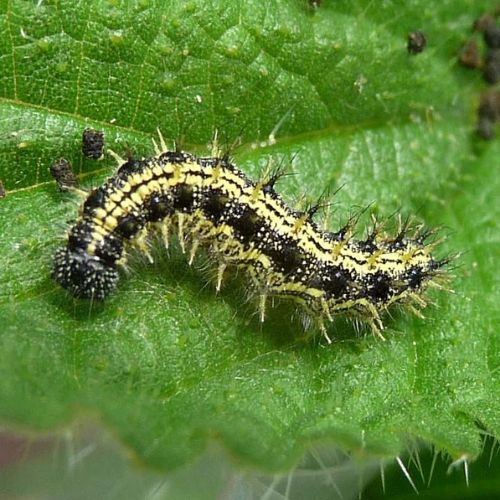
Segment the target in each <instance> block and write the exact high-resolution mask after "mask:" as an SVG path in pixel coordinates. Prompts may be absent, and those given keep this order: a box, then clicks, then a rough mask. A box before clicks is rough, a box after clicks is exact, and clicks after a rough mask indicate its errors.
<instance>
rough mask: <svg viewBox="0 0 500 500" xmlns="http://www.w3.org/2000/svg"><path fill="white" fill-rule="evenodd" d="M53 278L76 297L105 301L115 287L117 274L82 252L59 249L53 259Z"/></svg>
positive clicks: (97, 258) (99, 260)
mask: <svg viewBox="0 0 500 500" xmlns="http://www.w3.org/2000/svg"><path fill="white" fill-rule="evenodd" d="M52 278H53V279H54V280H55V281H57V283H59V284H60V285H61V286H62V287H63V288H65V289H66V290H68V291H69V292H70V293H71V295H73V296H74V297H78V298H82V299H94V300H103V299H105V298H106V297H107V296H108V295H109V294H110V293H111V292H112V291H113V290H114V288H115V287H116V284H117V283H118V279H119V275H118V271H117V270H116V269H115V268H114V267H111V266H110V265H108V264H106V263H104V262H103V261H102V260H101V259H100V258H99V257H97V256H94V255H89V254H87V253H86V252H85V251H84V250H82V249H79V248H77V249H70V248H60V249H59V250H57V252H56V253H55V256H54V262H53V264H52Z"/></svg>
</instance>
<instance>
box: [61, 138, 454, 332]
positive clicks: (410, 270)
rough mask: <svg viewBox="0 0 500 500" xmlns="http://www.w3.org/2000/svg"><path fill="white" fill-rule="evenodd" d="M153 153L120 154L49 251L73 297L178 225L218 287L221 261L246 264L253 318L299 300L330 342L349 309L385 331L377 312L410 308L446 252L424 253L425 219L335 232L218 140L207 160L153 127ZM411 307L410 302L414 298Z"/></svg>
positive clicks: (105, 286)
mask: <svg viewBox="0 0 500 500" xmlns="http://www.w3.org/2000/svg"><path fill="white" fill-rule="evenodd" d="M160 146H161V149H160V148H158V147H157V146H156V144H155V149H156V156H154V157H152V158H147V159H141V160H134V159H129V160H127V161H125V160H123V159H120V158H118V160H119V162H120V166H119V168H118V170H117V172H116V173H115V174H114V175H113V176H112V177H110V178H109V179H108V180H107V181H106V182H105V183H104V184H103V185H102V186H101V187H98V188H96V189H94V190H92V191H91V192H90V193H89V194H88V196H87V199H86V200H85V202H84V203H83V206H82V208H81V214H80V217H79V219H78V221H77V222H76V224H75V225H74V226H73V227H72V228H71V230H70V231H69V234H68V241H67V244H66V246H65V247H64V248H61V249H59V250H57V252H56V254H55V257H54V263H53V269H52V276H53V278H54V279H55V280H56V281H57V282H58V283H59V284H60V285H61V286H63V287H64V288H66V289H67V290H68V291H69V292H70V293H71V294H72V295H73V296H75V297H80V298H88V299H94V300H102V299H105V298H106V297H107V296H108V295H109V294H110V293H111V292H112V291H113V289H114V288H115V287H116V285H117V283H118V278H119V274H118V267H119V266H120V265H124V264H125V262H126V259H127V251H128V249H129V248H130V247H131V246H135V247H138V248H140V249H142V250H143V251H145V252H146V253H147V248H146V245H145V237H146V236H147V234H148V233H149V232H151V231H158V232H160V233H161V234H162V235H163V238H164V240H165V244H166V245H168V242H169V239H170V236H171V234H172V233H173V232H175V233H177V236H178V239H179V242H180V245H181V248H182V250H183V251H184V250H185V249H186V248H187V247H188V246H189V252H188V253H189V262H190V263H191V262H192V261H193V259H194V256H195V254H196V251H197V249H198V248H199V247H205V248H206V249H207V250H208V253H209V255H210V256H211V258H212V259H213V261H214V262H215V265H216V266H217V283H216V288H217V290H219V289H220V287H221V282H222V278H223V274H224V272H225V270H226V268H228V267H236V268H238V269H241V270H243V271H244V272H245V276H246V277H247V279H248V281H249V288H251V289H252V290H253V291H254V292H255V294H256V295H257V296H258V298H259V309H260V317H261V320H263V319H264V314H265V304H266V299H267V297H278V298H284V299H291V300H293V301H294V302H296V303H298V305H299V306H300V308H301V310H302V311H303V313H304V314H305V316H306V317H308V318H310V319H311V320H312V321H313V322H314V323H315V324H316V325H317V326H318V327H319V329H320V330H321V331H322V333H323V335H324V336H325V338H326V339H327V340H328V341H330V339H329V338H328V335H327V333H326V328H325V322H326V321H332V320H333V317H334V316H335V315H337V314H347V315H349V316H351V317H353V318H355V319H359V320H362V321H364V322H366V323H368V324H369V325H370V326H371V327H372V329H373V331H374V332H375V333H376V334H378V335H379V336H382V335H381V330H382V329H383V324H382V321H381V319H380V317H381V313H383V312H384V311H386V310H387V309H388V308H389V306H391V305H392V304H396V303H397V304H403V303H404V304H406V305H407V307H408V308H409V309H410V310H412V311H414V312H418V308H419V307H423V306H425V305H426V302H425V300H424V298H423V292H424V290H425V289H426V288H428V287H429V286H436V287H439V286H440V285H439V280H440V277H442V276H443V271H442V270H441V268H442V267H443V266H444V265H445V264H446V263H447V262H448V260H449V259H441V260H438V259H436V258H434V257H433V256H432V254H431V250H432V248H433V247H434V245H435V244H436V243H431V244H426V243H425V241H426V239H427V238H428V237H429V235H430V234H431V233H432V232H431V231H429V230H424V229H422V228H420V229H418V230H417V231H416V232H414V234H409V229H408V227H407V225H401V224H400V228H399V231H398V233H397V234H396V235H395V236H393V237H388V236H387V235H384V234H383V233H382V232H381V231H380V229H379V228H377V227H376V226H375V228H374V229H373V231H372V232H371V233H370V234H369V235H368V236H367V237H366V239H363V240H357V239H354V238H353V237H352V229H353V228H352V225H353V224H352V223H349V224H347V225H346V226H345V227H344V228H342V229H340V230H339V231H337V232H330V231H327V230H323V229H321V228H320V227H319V226H318V224H316V223H315V222H314V221H313V215H314V213H315V212H316V210H317V207H313V208H311V209H309V210H308V211H305V212H302V211H297V210H294V209H292V208H290V207H289V206H288V205H287V204H286V203H285V202H284V201H283V199H282V198H281V196H280V195H279V194H277V193H276V191H275V189H274V184H275V182H276V180H277V178H278V175H274V176H272V177H271V178H270V179H268V180H267V181H258V182H254V181H251V180H250V179H248V177H247V176H246V175H245V174H244V173H243V172H241V171H240V170H238V169H237V168H236V167H235V166H234V165H233V164H232V163H231V162H230V161H229V160H228V159H227V157H225V156H222V155H220V154H219V151H218V150H217V148H216V147H214V152H213V153H212V156H211V157H204V158H199V157H196V156H194V155H191V154H188V153H185V152H176V151H167V147H166V145H165V143H164V141H163V138H162V137H161V135H160ZM414 306H416V307H414Z"/></svg>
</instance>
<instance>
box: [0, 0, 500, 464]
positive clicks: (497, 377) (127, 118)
mask: <svg viewBox="0 0 500 500" xmlns="http://www.w3.org/2000/svg"><path fill="white" fill-rule="evenodd" d="M489 6H490V5H489V2H477V1H476V2H474V8H472V2H470V1H467V0H453V1H452V0H445V1H442V2H439V3H438V5H433V4H431V3H429V2H427V1H425V0H419V1H414V2H411V5H406V4H404V5H403V4H401V3H399V2H383V4H381V3H380V2H371V1H369V0H366V1H362V0H358V1H356V2H347V1H346V2H323V3H322V5H321V7H320V8H319V9H317V10H316V11H312V10H310V9H309V8H308V6H307V2H305V1H302V0H296V1H272V2H258V1H257V0H254V1H246V2H222V1H221V2H217V1H212V2H207V1H203V0H198V1H191V2H182V1H171V2H155V1H153V0H151V1H148V0H138V1H136V2H133V1H127V2H125V1H124V2H119V1H117V0H116V1H107V2H106V1H97V0H95V1H89V2H70V1H57V0H53V1H48V0H47V1H44V2H24V1H21V0H12V1H11V2H4V3H2V4H1V5H0V60H1V65H0V82H1V84H0V148H1V149H0V150H1V156H0V179H1V180H2V181H3V183H4V185H5V187H6V189H7V196H6V198H4V199H0V228H1V238H0V259H1V260H0V269H1V272H0V318H1V322H2V328H1V331H0V417H1V418H2V419H3V420H4V421H6V422H11V423H14V424H16V425H23V426H27V427H30V428H34V429H48V428H53V427H57V426H60V425H62V424H63V423H65V422H67V421H68V420H70V419H72V418H74V417H75V416H76V415H79V414H82V413H83V414H85V415H92V416H95V417H97V418H99V419H101V420H102V421H103V422H104V423H105V424H106V425H107V426H108V427H110V428H112V429H113V431H114V433H115V434H116V435H117V436H119V437H120V439H121V440H122V441H123V442H125V443H127V444H128V445H129V446H130V448H131V449H132V450H133V451H134V452H135V454H136V455H137V456H138V457H140V459H141V460H143V461H144V462H146V463H148V464H151V465H154V466H158V467H161V468H172V467H175V466H178V465H179V464H182V463H185V462H187V461H189V460H192V459H193V457H194V456H195V455H196V454H198V453H199V452H200V451H201V450H203V449H204V447H205V446H206V444H207V442H208V441H209V440H210V439H213V438H215V439H218V440H220V441H221V442H223V443H224V445H225V447H226V448H228V449H229V450H231V452H232V453H233V454H234V455H235V456H236V457H237V458H238V459H239V460H241V461H244V462H248V463H252V464H257V465H259V466H261V467H263V468H266V469H268V470H273V469H280V468H284V467H288V466H290V465H291V464H292V463H293V462H294V461H295V460H296V459H297V458H298V457H299V456H300V455H301V454H302V453H303V450H304V448H305V447H306V446H307V445H308V443H310V442H313V441H318V440H321V441H325V440H328V441H332V442H334V443H336V444H337V445H339V446H342V447H344V448H346V449H348V450H353V451H356V452H357V453H360V454H362V455H367V454H368V455H372V454H373V455H379V456H395V455H397V454H399V453H400V452H401V450H402V449H403V448H404V447H405V446H406V445H407V444H408V441H412V440H414V439H416V438H423V439H425V440H427V441H428V442H431V443H433V444H434V445H435V446H436V447H437V448H438V449H441V450H443V451H445V452H447V453H449V454H450V455H451V456H452V457H454V458H458V457H461V456H465V457H474V456H476V455H477V454H478V453H479V452H480V449H481V439H480V434H481V432H482V431H484V430H486V431H487V432H488V433H490V434H492V435H494V436H497V437H498V436H500V402H499V399H498V394H499V391H500V357H499V355H498V353H499V349H500V336H499V334H498V328H496V325H498V319H499V318H498V312H497V311H498V306H497V304H498V302H499V299H500V298H499V296H498V295H499V294H498V291H499V289H500V287H499V286H498V273H496V262H497V259H498V243H499V242H498V235H499V234H500V233H499V232H498V224H497V221H498V220H499V215H500V214H499V204H498V202H497V201H496V200H497V199H498V195H497V193H498V192H499V189H500V186H499V179H498V175H496V170H497V168H496V167H497V164H498V158H499V157H500V146H499V142H498V141H494V142H491V143H489V144H484V145H481V144H479V143H477V142H476V141H475V140H474V139H473V129H474V107H475V103H476V102H477V100H478V95H479V92H480V89H481V87H482V83H481V77H480V74H475V73H474V72H471V71H467V70H465V69H462V68H459V67H458V66H457V64H456V51H457V49H458V47H459V46H460V44H461V42H462V41H463V40H464V39H465V38H466V37H467V36H468V33H469V30H470V24H471V22H472V20H473V19H474V18H475V16H477V15H479V14H480V13H482V12H483V11H484V10H486V9H487V8H488V7H489ZM418 28H421V29H423V30H424V31H425V32H426V34H427V37H428V40H429V43H428V48H427V49H426V51H424V52H423V53H422V54H420V55H418V56H410V55H409V54H408V53H407V51H406V35H407V33H408V32H409V31H412V30H415V29H418ZM85 126H92V127H95V128H99V129H101V130H103V131H104V132H105V136H106V142H107V145H108V147H109V148H111V149H113V150H115V151H116V152H118V153H120V154H122V155H127V154H128V153H127V152H129V151H132V152H133V153H134V154H137V155H142V154H144V155H147V154H151V153H152V150H153V148H152V144H151V138H152V137H153V136H154V135H155V129H156V128H157V127H159V128H160V129H161V130H162V132H163V134H164V135H165V137H167V138H168V139H169V141H171V142H172V141H177V142H180V143H181V144H182V146H183V148H184V149H187V150H192V151H194V152H197V153H201V154H208V149H207V146H206V145H207V144H208V143H209V142H210V140H211V138H212V137H213V135H214V132H215V130H216V129H217V130H218V131H219V137H220V138H221V141H222V143H223V144H226V143H227V144H231V143H232V142H234V141H235V140H236V139H238V138H239V139H240V140H241V146H240V147H239V148H237V150H236V152H235V154H234V158H235V162H236V163H237V164H238V165H239V166H241V168H242V169H243V170H244V171H245V172H247V173H248V174H249V175H251V176H257V175H258V173H259V172H261V171H262V169H263V168H264V166H265V165H266V164H267V163H268V162H269V161H272V162H276V163H277V162H284V163H285V164H286V163H288V162H292V163H293V170H294V172H295V174H296V175H295V176H293V177H287V178H286V179H285V180H284V181H283V183H282V185H281V188H282V190H283V193H284V194H285V196H287V197H288V198H289V199H290V200H291V201H293V200H294V199H297V198H298V197H299V195H300V194H301V193H302V192H305V193H307V196H308V197H311V198H314V197H317V196H319V195H321V194H322V193H323V192H324V191H325V190H329V191H331V192H333V191H334V190H335V189H337V188H338V187H340V186H343V188H342V189H341V190H340V192H339V193H338V194H336V195H335V198H334V202H335V207H334V208H335V210H334V214H333V221H332V225H333V226H336V227H338V226H339V224H341V223H342V222H343V221H345V219H346V217H347V216H348V214H349V213H351V211H352V210H359V208H362V207H366V206H368V205H371V207H372V209H373V210H374V211H375V212H376V213H378V214H379V215H380V216H381V217H389V216H390V215H391V214H393V213H394V212H395V211H397V210H400V211H401V212H402V213H404V214H417V215H418V216H419V217H420V218H421V219H422V220H423V221H424V222H425V223H426V224H428V225H431V226H444V227H445V228H446V230H445V231H444V233H446V234H448V235H449V238H448V240H447V241H446V242H445V243H444V244H443V245H442V247H441V250H440V252H441V254H442V255H446V254H447V253H453V252H463V256H462V257H461V258H460V259H459V261H458V267H457V269H456V270H455V271H454V274H455V279H454V280H453V288H454V290H455V293H453V294H452V293H449V292H436V293H435V294H433V298H434V299H435V301H436V303H437V304H436V306H434V307H429V308H428V309H427V310H426V319H425V320H422V319H418V318H413V317H409V316H408V315H407V314H399V313H397V312H396V314H395V315H394V317H393V318H386V319H387V332H386V336H387V341H386V342H382V341H380V340H378V339H376V338H373V337H372V336H371V335H366V336H365V335H362V336H357V335H356V333H355V331H354V329H353V326H352V325H351V324H349V323H347V322H343V321H342V320H339V321H338V322H336V323H335V325H334V326H333V329H332V331H331V333H332V335H333V336H334V337H335V338H336V339H337V341H336V342H335V343H334V344H333V345H331V346H327V345H324V344H323V342H321V341H318V342H303V341H302V340H301V339H300V336H301V331H300V325H299V322H298V321H296V320H294V319H293V318H291V317H292V316H293V309H292V308H291V307H290V306H289V305H286V304H285V305H283V306H281V307H279V308H278V309H277V310H275V311H273V312H272V313H271V315H270V319H269V321H268V322H266V323H265V324H264V326H262V327H261V326H260V325H259V323H258V321H257V319H256V318H255V314H254V313H255V310H254V308H253V306H252V305H251V304H247V303H246V302H245V294H244V288H245V283H244V281H243V282H242V280H239V279H238V278H235V279H234V280H230V282H229V283H227V284H226V287H225V289H224V291H223V293H222V294H220V295H219V296H216V295H215V293H214V292H213V291H212V289H211V287H210V286H207V282H208V280H207V276H206V273H205V272H204V271H203V270H202V269H200V268H201V267H203V265H202V264H203V263H202V262H200V263H198V265H195V266H193V267H189V266H188V265H187V263H186V262H185V258H184V256H183V255H182V254H181V253H180V251H179V249H178V248H177V247H175V245H174V248H173V249H171V250H170V251H168V252H166V251H165V250H164V249H162V248H161V247H160V245H156V246H155V247H154V256H155V260H156V262H155V264H154V265H149V264H147V263H145V262H144V260H143V259H141V258H140V257H137V258H136V259H135V262H133V263H132V265H131V273H130V275H129V276H126V277H125V276H124V277H123V280H122V283H121V285H120V287H119V289H118V290H117V292H116V293H115V294H114V296H113V297H112V298H110V299H109V300H108V301H106V302H105V303H104V304H93V305H92V306H91V305H89V304H88V303H86V302H81V301H76V300H73V299H70V298H69V297H68V296H67V295H66V294H65V293H64V292H63V291H62V290H61V289H59V288H58V287H57V286H56V285H55V284H54V283H53V282H52V281H51V280H50V276H49V269H50V262H51V256H52V254H53V252H54V250H55V248H57V246H58V245H60V244H61V242H62V241H63V237H64V234H65V228H66V227H67V223H71V221H72V220H74V219H75V217H76V214H77V204H78V202H79V201H78V200H75V196H73V195H69V194H61V193H59V192H58V191H57V189H56V187H55V185H54V183H53V182H52V181H51V179H50V177H49V173H48V167H49V165H50V164H51V163H52V162H53V161H54V160H56V159H58V158H59V157H65V158H67V159H68V160H70V161H71V162H72V163H73V166H74V169H75V171H76V172H77V173H78V174H79V175H80V180H81V182H82V183H83V184H84V185H85V186H93V185H96V184H97V183H98V182H100V181H101V180H102V179H104V178H105V177H106V176H107V175H109V174H110V173H111V172H112V171H113V168H114V165H113V162H112V161H111V160H105V161H104V162H92V161H90V160H84V159H82V155H81V152H80V141H81V133H82V130H83V128H84V127H85ZM270 134H273V136H274V137H275V138H276V143H275V144H274V141H273V140H269V139H268V137H269V135H270ZM75 201H76V202H75Z"/></svg>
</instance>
